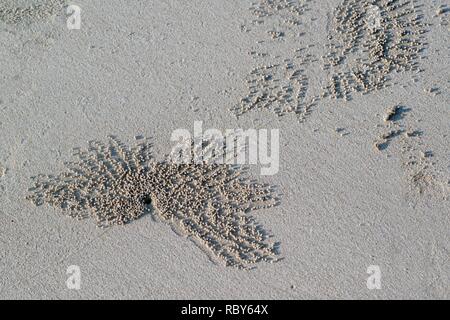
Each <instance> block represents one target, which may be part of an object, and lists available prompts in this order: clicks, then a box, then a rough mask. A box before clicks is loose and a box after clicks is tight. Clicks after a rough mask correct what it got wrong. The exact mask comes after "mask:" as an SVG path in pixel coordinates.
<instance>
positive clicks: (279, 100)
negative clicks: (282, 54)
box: [232, 55, 311, 117]
mask: <svg viewBox="0 0 450 320" xmlns="http://www.w3.org/2000/svg"><path fill="white" fill-rule="evenodd" d="M309 59H311V56H310V55H305V57H304V58H302V59H297V60H294V59H285V60H283V61H282V62H280V63H277V64H270V65H261V66H258V67H256V68H254V69H253V70H252V71H251V72H250V74H249V75H248V76H247V79H246V84H247V86H248V94H247V96H246V97H244V98H242V99H241V101H240V103H239V104H238V105H237V106H235V107H234V108H233V109H232V111H233V112H234V114H235V115H236V116H241V115H243V114H245V113H247V112H249V111H252V110H267V111H270V112H273V113H275V114H276V115H277V116H284V115H286V114H291V113H294V114H296V115H298V116H299V117H301V116H304V115H305V114H307V113H308V112H309V109H310V107H311V106H310V104H311V102H310V101H307V100H306V97H307V93H308V88H309V80H308V77H307V76H306V74H305V72H304V69H302V68H303V65H304V64H305V63H308V61H309Z"/></svg>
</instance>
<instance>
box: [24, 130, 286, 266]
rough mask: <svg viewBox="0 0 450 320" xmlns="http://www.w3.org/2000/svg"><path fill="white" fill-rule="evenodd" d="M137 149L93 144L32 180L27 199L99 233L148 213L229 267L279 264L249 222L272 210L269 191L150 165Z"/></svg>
mask: <svg viewBox="0 0 450 320" xmlns="http://www.w3.org/2000/svg"><path fill="white" fill-rule="evenodd" d="M139 141H140V142H139V143H137V144H136V145H135V146H134V147H133V148H129V147H127V146H125V145H124V144H123V143H121V142H120V141H119V140H118V139H117V138H115V137H110V138H109V140H108V143H107V144H104V143H102V142H100V141H92V142H90V143H89V149H88V150H87V151H86V150H81V149H76V150H77V152H76V154H75V155H76V157H77V158H78V159H77V161H75V162H70V163H66V171H64V172H62V173H60V174H58V175H56V176H53V175H48V176H46V175H39V176H37V177H34V178H33V180H34V187H33V188H32V189H30V191H31V192H32V193H31V194H30V196H29V199H30V200H32V201H33V202H34V203H35V204H36V205H42V204H44V203H48V204H50V205H52V206H54V207H58V208H61V209H63V211H64V212H65V213H66V214H67V215H68V216H70V217H73V218H78V219H82V218H87V217H91V218H94V219H95V220H96V222H97V224H98V225H99V226H100V227H109V226H112V225H123V224H126V223H129V222H132V221H133V220H136V219H138V218H139V217H141V216H142V215H144V214H146V213H149V214H151V216H152V217H153V218H155V219H156V220H160V221H163V222H165V223H167V224H169V225H170V226H171V227H172V229H173V230H174V231H175V232H177V233H178V234H180V235H182V236H186V237H189V238H190V239H191V240H193V241H194V242H195V243H196V244H198V245H199V246H200V247H201V248H202V249H204V250H205V252H207V253H212V255H210V257H211V258H213V259H216V258H218V260H220V261H222V262H224V263H225V264H226V265H227V266H235V267H238V268H249V267H250V266H251V265H253V264H254V263H257V262H260V261H267V262H274V261H276V260H277V258H276V255H277V250H278V248H277V247H278V244H275V243H271V242H269V241H268V238H269V235H268V234H267V232H266V231H264V230H263V229H262V227H261V226H260V225H259V224H258V223H257V222H256V221H255V220H254V218H253V217H252V216H251V215H250V212H251V211H253V210H256V209H262V208H268V207H272V206H275V205H276V204H277V203H278V198H277V196H276V195H275V192H274V190H273V188H272V187H270V186H268V185H262V184H258V183H256V182H253V181H251V180H250V179H249V178H247V177H246V174H245V172H244V171H243V170H242V169H239V168H234V167H233V166H231V165H220V164H214V163H210V162H208V161H206V162H204V163H203V164H194V163H191V164H175V163H174V162H169V161H164V162H155V161H154V160H153V158H152V155H151V145H150V144H149V142H148V141H147V140H144V139H140V140H139Z"/></svg>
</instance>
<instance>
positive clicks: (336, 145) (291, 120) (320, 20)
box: [0, 0, 450, 299]
mask: <svg viewBox="0 0 450 320" xmlns="http://www.w3.org/2000/svg"><path fill="white" fill-rule="evenodd" d="M50 2H51V1H50ZM251 2H252V1H250V0H239V1H238V0H228V1H223V0H193V1H188V2H186V1H180V0H178V1H177V0H164V1H151V2H149V1H144V0H142V1H141V0H139V1H133V3H134V4H133V5H131V4H129V2H128V1H124V0H122V1H119V0H111V1H108V5H105V1H99V0H91V1H86V0H77V1H75V3H76V4H78V5H79V6H80V7H81V8H82V27H81V30H72V31H69V30H67V28H66V24H65V18H64V17H63V16H62V15H56V16H52V15H40V16H39V18H38V19H37V21H35V19H33V24H31V25H27V21H26V19H24V21H21V22H19V23H18V24H10V23H7V24H5V23H1V22H0V43H2V46H1V47H0V67H1V69H0V70H1V74H0V79H1V80H0V249H1V250H0V297H1V298H13V299H24V298H33V299H43V298H62V299H81V298H83V299H87V298H147V299H167V298H172V299H174V298H175V299H180V298H186V299H206V298H216V299H225V298H227V299H259V298H261V299H264V298H265V299H306V298H358V299H359V298H368V299H372V298H406V299H416V298H421V299H430V298H439V299H443V298H448V297H449V294H450V290H449V287H448V284H449V283H450V281H449V280H450V279H449V277H450V273H449V270H450V268H449V267H450V265H449V260H448V258H449V249H450V248H449V244H450V241H449V240H450V238H449V232H448V231H449V225H450V221H449V220H450V219H449V212H450V203H449V201H448V200H447V199H446V197H448V184H447V183H448V181H449V177H450V172H449V164H450V163H449V159H450V149H449V145H450V144H449V137H450V126H449V120H450V109H449V104H450V95H449V90H450V81H449V79H448V75H449V73H450V64H449V59H448V58H449V48H450V43H449V37H448V36H446V34H448V31H449V26H448V20H449V18H448V15H449V13H447V12H444V13H441V14H439V15H438V16H436V12H437V10H438V8H439V6H440V5H441V4H443V3H444V1H419V2H420V3H423V4H424V6H423V8H422V10H423V11H424V12H423V13H424V15H425V22H427V23H431V25H430V26H429V27H427V30H429V31H430V32H429V33H428V34H427V35H426V38H427V42H428V49H427V51H426V52H425V54H424V55H423V56H424V57H425V58H424V59H420V61H419V63H420V68H421V69H423V70H424V71H423V72H421V73H420V74H416V78H417V80H416V81H415V82H414V81H413V80H412V75H411V73H408V72H405V73H401V74H398V75H395V74H394V75H393V77H394V79H393V80H392V81H391V82H390V84H391V86H389V87H387V88H384V89H382V90H380V91H378V92H372V93H370V94H367V95H361V94H358V93H354V94H353V99H352V100H351V101H344V100H335V99H330V98H326V99H321V100H320V101H319V102H318V103H317V105H316V106H314V107H313V108H312V110H311V113H310V114H308V115H307V117H305V121H304V122H303V123H299V121H298V119H297V117H296V116H294V115H291V114H287V115H285V116H283V117H277V116H276V114H275V113H274V112H269V111H250V112H248V113H245V114H244V115H242V116H241V117H239V118H238V119H236V117H235V116H234V115H233V113H232V112H231V111H230V109H232V108H233V107H234V106H236V105H237V104H238V103H239V101H240V100H241V99H242V98H243V97H245V96H246V95H247V94H248V87H247V84H245V82H244V81H245V79H246V78H247V76H248V74H249V72H250V71H251V70H252V69H253V68H255V67H256V66H257V65H258V61H259V60H257V59H255V58H254V57H253V55H251V54H249V53H250V52H252V51H257V52H270V55H271V56H270V57H267V58H262V59H266V60H264V61H270V59H271V58H272V57H274V56H276V55H278V54H279V55H280V56H283V57H284V56H289V54H291V52H293V50H295V49H296V48H305V47H307V46H308V45H309V44H314V46H313V47H310V48H309V51H311V52H312V54H314V55H318V59H320V53H321V50H323V45H324V44H325V43H326V41H327V30H326V28H327V26H328V25H329V24H328V21H329V20H328V17H330V16H331V15H332V13H333V9H334V8H335V7H336V6H337V5H338V4H339V3H340V2H341V0H333V1H331V0H328V1H326V3H325V1H321V3H320V5H319V4H315V3H314V2H308V3H309V4H308V7H309V9H310V10H309V11H306V12H305V14H303V15H302V16H301V17H300V21H301V25H300V27H299V28H300V30H301V32H304V33H305V34H304V35H302V36H301V37H296V35H297V33H298V32H297V31H293V30H292V29H289V28H287V27H285V26H284V24H283V23H281V24H280V23H278V22H279V21H278V20H279V19H276V18H275V19H268V20H266V22H265V24H264V25H259V26H258V25H254V24H252V23H251V20H253V19H254V18H255V17H254V16H252V15H251V12H250V11H249V10H248V8H249V7H250V5H251ZM254 2H257V0H254ZM435 16H436V17H435ZM314 17H315V18H314ZM312 18H314V19H312ZM283 28H284V29H283ZM281 29H283V31H285V35H284V36H283V37H281V39H272V35H271V34H269V33H268V31H281ZM260 39H266V40H265V42H264V43H262V44H261V43H259V44H258V43H257V41H259V40H260ZM277 41H278V42H277ZM291 58H292V57H291ZM264 63H265V62H264ZM316 66H318V67H319V68H318V69H317V68H316ZM304 69H305V74H307V75H308V78H309V88H310V90H311V91H310V92H309V93H308V94H309V96H310V97H313V96H315V95H320V89H321V87H320V84H321V83H322V81H323V79H322V78H325V80H326V79H327V75H325V77H324V76H323V74H324V73H323V70H322V69H321V68H320V61H319V62H316V63H315V64H314V63H312V64H309V65H305V66H304ZM430 88H438V92H439V94H435V93H433V92H430V90H429V89H430ZM432 91H433V90H432ZM395 105H402V106H405V107H406V108H410V109H411V110H410V111H408V112H407V113H406V114H405V118H404V119H402V120H401V121H402V123H401V125H403V126H405V127H407V128H408V129H413V130H420V131H421V132H422V133H423V134H422V135H421V136H420V137H418V138H417V139H414V140H408V139H407V140H406V141H413V142H411V143H410V142H407V143H406V144H402V143H401V140H400V139H398V140H393V141H392V142H391V144H390V145H389V147H388V148H387V149H386V150H385V151H381V152H380V151H378V150H375V148H374V143H375V142H376V141H377V139H379V138H380V136H382V135H383V134H384V133H386V132H387V130H390V129H392V128H390V127H389V125H387V124H386V123H385V121H384V118H385V115H386V110H387V109H389V108H391V107H393V106H395ZM196 120H202V121H204V126H205V127H210V128H218V129H227V128H257V129H259V128H267V129H271V128H279V129H280V132H281V148H280V149H281V154H280V161H281V163H280V172H279V173H278V174H276V175H274V176H269V177H260V176H258V173H259V170H258V168H257V167H253V168H252V172H253V176H254V177H255V178H257V179H259V180H260V181H263V182H268V183H271V184H274V185H277V186H279V189H280V191H281V192H282V194H283V198H282V204H281V205H280V206H278V207H275V208H271V209H268V210H261V211H257V212H255V215H256V217H257V219H258V221H260V222H261V223H262V224H263V225H264V226H265V227H267V228H268V229H269V230H270V231H271V233H272V234H274V236H275V238H274V240H276V241H279V242H280V243H281V252H282V254H281V255H282V257H283V258H284V260H282V261H280V262H278V263H274V264H268V263H260V264H258V265H257V268H256V269H255V270H252V271H242V270H238V269H233V268H227V267H224V266H222V265H215V264H213V263H212V262H211V261H210V260H209V259H208V256H206V255H205V254H203V253H202V251H201V250H199V248H197V247H196V246H195V245H194V244H193V243H192V242H190V241H187V240H186V239H184V238H182V237H179V236H178V235H176V234H175V233H174V232H172V230H171V229H170V227H169V226H167V225H165V224H162V223H157V222H154V221H152V219H150V217H149V216H144V217H143V218H141V219H139V220H137V221H134V222H133V223H131V224H129V225H127V226H125V227H122V226H119V227H112V228H109V229H106V230H100V229H97V228H96V227H95V224H94V223H92V221H89V220H86V221H81V222H79V221H76V220H73V219H70V218H67V217H64V216H63V215H61V212H60V210H58V209H56V208H52V207H50V206H41V207H35V206H34V205H33V204H32V203H30V202H28V201H26V200H25V197H26V196H27V194H28V191H27V190H28V188H29V187H30V186H31V181H30V177H31V176H33V175H36V174H39V173H54V174H56V173H58V172H59V171H60V170H62V169H63V168H64V166H63V162H64V161H68V160H70V159H71V158H70V155H71V150H72V148H73V147H79V146H82V147H86V146H87V141H88V140H92V139H102V138H104V137H105V136H107V135H109V134H115V135H118V136H119V137H120V138H121V139H122V140H124V141H125V142H128V143H131V142H133V139H134V136H136V135H139V134H142V135H144V136H148V137H153V141H154V145H155V156H156V158H162V156H163V155H164V154H166V153H167V152H169V151H170V148H171V146H172V145H173V144H172V142H170V135H171V133H172V131H173V130H175V129H178V128H186V129H189V130H192V128H193V125H194V121H196ZM344 133H345V134H344ZM402 148H403V149H402ZM405 148H410V149H411V150H409V149H408V150H405ZM427 151H432V153H433V157H432V159H431V160H430V162H431V163H429V164H428V165H429V168H428V169H427V170H426V171H425V174H427V175H429V178H427V179H425V180H421V182H423V181H426V182H427V181H430V183H429V184H427V183H425V185H424V189H423V193H422V194H420V193H418V189H417V188H414V184H413V183H411V181H410V180H409V179H410V178H411V176H413V175H414V174H416V173H420V169H421V167H420V166H419V167H418V166H414V165H413V166H405V163H406V162H407V161H408V157H410V156H411V154H412V155H417V154H419V157H420V152H427ZM408 152H410V153H408ZM424 161H425V160H424ZM419 164H421V165H423V163H422V162H421V163H419ZM421 186H423V184H421ZM70 265H77V266H79V267H80V270H81V279H82V280H81V281H82V283H81V289H80V290H69V289H68V288H67V286H66V279H67V277H68V276H67V275H66V270H67V267H68V266H70ZM370 265H377V266H379V267H380V269H381V272H382V279H381V281H382V289H381V290H368V288H367V286H366V280H367V277H368V276H369V275H368V274H367V273H366V271H367V268H368V267H369V266H370Z"/></svg>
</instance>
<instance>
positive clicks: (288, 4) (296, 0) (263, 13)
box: [250, 0, 310, 26]
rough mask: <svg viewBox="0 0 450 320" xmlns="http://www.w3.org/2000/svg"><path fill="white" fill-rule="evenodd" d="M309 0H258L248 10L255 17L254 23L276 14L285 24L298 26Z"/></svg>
mask: <svg viewBox="0 0 450 320" xmlns="http://www.w3.org/2000/svg"><path fill="white" fill-rule="evenodd" d="M309 1H310V0H303V1H300V0H259V2H255V3H253V4H252V6H251V7H250V11H251V12H252V14H253V15H254V16H255V17H256V18H257V20H256V21H255V23H262V21H263V19H264V18H268V17H272V16H276V17H278V18H281V19H282V21H281V22H282V23H283V24H285V25H287V26H298V25H299V24H300V17H301V16H302V15H303V13H304V12H305V11H306V9H307V2H309Z"/></svg>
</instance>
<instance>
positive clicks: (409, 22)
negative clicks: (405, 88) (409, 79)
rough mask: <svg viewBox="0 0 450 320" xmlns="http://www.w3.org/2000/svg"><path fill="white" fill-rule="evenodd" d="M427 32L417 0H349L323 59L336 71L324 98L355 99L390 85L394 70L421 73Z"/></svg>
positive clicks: (339, 13)
mask: <svg viewBox="0 0 450 320" xmlns="http://www.w3.org/2000/svg"><path fill="white" fill-rule="evenodd" d="M424 33H425V29H424V23H423V21H422V15H421V13H420V12H419V9H418V6H417V5H416V3H415V1H413V0H344V1H343V2H342V4H341V5H339V7H338V8H337V9H336V11H335V14H334V20H333V27H332V28H331V31H330V34H329V37H328V38H329V40H330V43H329V45H328V49H329V52H328V53H327V54H326V55H325V56H324V57H323V58H324V60H325V69H330V70H332V71H333V74H332V77H331V80H330V83H329V85H328V86H327V88H326V92H325V93H324V96H331V97H334V98H344V99H349V98H351V93H352V92H363V93H368V92H371V91H374V90H379V89H381V88H384V87H385V86H387V84H388V80H389V75H390V74H391V73H392V72H403V71H418V70H419V62H418V60H419V58H420V54H421V52H422V51H423V50H424V47H425V39H424Z"/></svg>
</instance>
